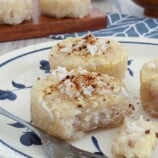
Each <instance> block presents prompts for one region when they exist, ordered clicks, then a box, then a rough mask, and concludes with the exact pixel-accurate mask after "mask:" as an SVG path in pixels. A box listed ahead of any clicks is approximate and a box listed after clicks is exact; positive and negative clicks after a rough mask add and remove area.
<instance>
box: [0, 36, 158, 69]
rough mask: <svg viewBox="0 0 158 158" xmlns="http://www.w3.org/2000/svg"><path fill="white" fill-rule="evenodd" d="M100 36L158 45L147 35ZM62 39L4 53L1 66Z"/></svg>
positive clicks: (0, 61)
mask: <svg viewBox="0 0 158 158" xmlns="http://www.w3.org/2000/svg"><path fill="white" fill-rule="evenodd" d="M98 37H99V38H109V39H114V40H117V41H119V42H121V43H131V44H132V43H133V44H149V45H158V39H155V38H145V37H112V36H104V37H100V36H98ZM60 41H62V40H52V41H49V42H43V43H39V44H33V45H30V46H26V47H22V48H19V49H15V50H12V51H9V52H8V53H5V54H3V55H0V67H2V66H3V65H2V64H1V63H3V61H4V60H6V59H8V58H15V57H16V56H18V55H22V54H24V53H25V52H27V51H30V50H32V51H35V50H36V51H37V50H38V49H41V48H47V47H50V49H51V47H52V46H53V45H54V44H55V43H57V42H60Z"/></svg>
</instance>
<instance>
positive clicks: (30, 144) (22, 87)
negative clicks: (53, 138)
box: [0, 40, 158, 158]
mask: <svg viewBox="0 0 158 158" xmlns="http://www.w3.org/2000/svg"><path fill="white" fill-rule="evenodd" d="M123 43H125V44H126V43H128V44H130V46H132V45H134V46H136V45H137V44H139V45H143V42H142V43H141V42H138V43H137V42H128V40H127V41H124V42H123ZM144 43H145V42H144ZM145 45H148V47H151V46H152V47H153V48H154V50H156V49H155V48H157V46H158V44H156V43H154V44H153V43H152V42H151V44H150V43H148V44H147V43H145ZM50 46H51V44H50V45H46V47H43V46H42V48H39V49H37V48H36V50H35V49H30V50H29V51H28V50H27V51H26V50H23V52H21V54H20V55H16V54H15V56H14V57H12V58H9V59H8V58H7V59H5V60H3V61H2V63H0V68H5V67H7V66H9V65H11V64H13V63H14V61H17V60H19V59H20V60H22V59H24V58H25V57H27V58H30V60H31V59H32V58H36V60H34V61H33V62H36V61H37V62H36V63H34V64H35V65H36V70H34V69H35V68H32V69H31V71H33V72H31V74H29V75H28V76H29V77H31V79H32V80H33V79H34V78H36V77H38V74H39V73H41V74H45V73H48V72H49V71H50V67H49V65H48V59H47V58H45V56H47V55H48V52H49V50H50V48H51V47H50ZM143 48H144V47H143ZM146 48H147V47H146ZM32 50H33V51H32ZM131 52H133V51H131ZM37 54H38V56H37ZM155 56H156V55H155ZM153 57H154V55H153ZM129 59H130V60H129V61H128V69H130V70H131V72H129V75H128V78H129V79H131V81H133V80H134V78H135V76H137V72H136V69H133V67H136V65H137V64H139V62H138V61H139V60H142V59H139V58H133V56H132V55H131V54H130V58H129ZM146 59H149V57H146ZM16 64H18V62H17V63H16ZM25 64H26V63H25ZM16 67H17V68H18V67H20V66H19V65H17V66H16ZM30 67H31V66H30ZM29 71H30V70H29ZM22 72H23V71H21V72H20V73H19V72H18V70H17V71H16V75H21V73H22ZM27 72H28V71H27ZM0 73H1V72H0ZM8 73H9V72H8ZM35 74H37V75H35ZM22 75H23V73H22ZM46 75H47V74H46ZM2 78H3V75H2ZM24 79H28V77H25V76H24V77H21V78H18V79H17V78H15V77H14V78H11V79H10V83H7V84H9V85H10V84H11V86H9V87H11V88H6V90H5V88H1V91H0V92H1V93H0V97H1V96H3V95H2V94H5V93H4V92H5V91H9V92H13V93H14V94H15V95H16V98H15V99H14V100H11V101H10V100H9V102H8V99H7V98H5V99H3V100H2V99H0V103H3V105H1V106H7V107H9V106H10V107H12V109H14V108H17V110H19V111H20V112H22V114H21V113H18V114H20V115H21V116H23V115H26V112H25V109H27V108H26V106H27V104H28V103H25V101H26V100H25V98H26V97H23V98H21V97H22V96H27V97H29V96H28V94H29V91H30V88H31V86H32V85H33V82H26V81H25V80H24ZM29 79H30V78H29ZM132 86H133V85H132ZM3 87H5V86H3ZM6 87H8V86H6ZM23 93H25V94H23ZM7 95H8V94H7ZM20 99H21V100H20ZM27 101H28V100H27ZM21 103H22V104H21ZM23 104H24V105H23ZM23 109H24V110H23ZM29 119H30V118H29ZM2 120H3V119H1V120H0V121H2ZM4 121H5V120H4ZM1 123H3V121H2V122H1ZM6 124H7V125H5V127H6V128H8V129H9V130H10V131H11V132H12V131H14V132H18V134H16V135H17V136H16V137H14V139H15V140H17V141H16V142H17V143H18V142H20V143H19V144H18V145H19V146H20V145H21V146H22V147H21V146H20V147H21V148H18V147H13V146H14V143H11V142H10V141H8V140H7V139H5V137H3V135H2V134H3V133H1V132H0V143H1V144H3V145H4V146H6V147H8V148H10V149H11V150H13V151H15V152H18V153H19V154H20V155H25V157H27V158H30V157H38V158H43V157H44V156H43V157H42V156H41V155H42V154H41V153H40V154H39V155H38V156H32V155H33V153H32V151H36V150H37V151H38V152H37V154H38V153H39V152H40V149H41V148H40V146H41V144H40V140H38V139H36V136H35V135H34V134H33V133H31V132H30V131H28V130H27V129H26V128H25V127H23V126H21V125H20V124H18V123H11V121H8V122H6ZM1 126H3V125H2V124H1ZM16 129H17V130H16ZM9 130H7V131H6V132H8V131H9ZM15 140H14V141H15ZM87 140H88V141H89V140H90V141H89V142H90V144H89V145H92V146H93V147H95V149H94V150H93V152H97V153H98V154H103V153H104V151H105V149H104V148H101V145H100V144H101V143H100V142H101V141H102V140H101V139H100V137H98V136H97V135H93V136H92V137H89V138H88V139H87ZM105 141H107V140H106V139H105ZM107 143H108V142H107ZM82 145H84V143H83V144H82ZM25 147H27V148H25ZM86 147H88V146H87V145H86ZM86 147H85V149H86ZM107 147H108V146H107ZM22 148H25V150H24V151H23V152H22V151H20V149H22ZM30 148H31V149H32V148H33V149H35V150H32V151H31V150H29V149H30ZM105 148H106V147H105ZM26 151H27V152H26ZM25 152H26V153H28V154H25Z"/></svg>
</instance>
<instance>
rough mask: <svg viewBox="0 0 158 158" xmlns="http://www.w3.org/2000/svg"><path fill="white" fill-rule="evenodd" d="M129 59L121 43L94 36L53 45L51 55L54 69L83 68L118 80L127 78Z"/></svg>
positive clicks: (70, 39) (51, 63) (50, 60)
mask: <svg viewBox="0 0 158 158" xmlns="http://www.w3.org/2000/svg"><path fill="white" fill-rule="evenodd" d="M127 58H128V55H127V51H126V49H125V48H124V46H123V45H122V44H121V43H119V42H117V41H115V40H111V39H106V38H97V37H95V36H94V35H92V34H89V35H86V36H84V37H77V38H67V39H65V40H62V41H60V42H58V43H57V44H55V45H53V47H52V50H51V52H50V54H49V62H50V66H51V68H52V69H56V68H57V67H58V66H61V67H66V68H67V69H68V70H71V69H75V68H78V67H82V68H83V69H86V70H88V71H96V72H101V73H107V74H109V75H111V76H115V77H118V78H123V77H124V76H125V73H126V69H127Z"/></svg>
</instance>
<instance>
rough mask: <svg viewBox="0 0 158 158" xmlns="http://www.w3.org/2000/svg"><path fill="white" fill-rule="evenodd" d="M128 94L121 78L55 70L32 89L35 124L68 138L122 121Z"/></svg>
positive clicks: (78, 136) (32, 113)
mask: <svg viewBox="0 0 158 158" xmlns="http://www.w3.org/2000/svg"><path fill="white" fill-rule="evenodd" d="M127 110H128V94H127V92H126V88H125V86H124V84H123V83H122V82H121V81H120V79H118V78H115V77H111V76H109V75H106V74H101V73H97V72H87V71H86V70H82V69H80V70H71V71H66V69H65V68H61V67H60V68H58V69H56V70H54V71H53V72H52V73H51V75H50V76H48V77H47V78H46V79H44V80H39V81H38V82H37V83H36V84H35V85H34V86H33V88H32V91H31V117H32V123H33V124H34V125H35V126H37V127H39V128H41V129H43V130H45V131H47V132H48V133H50V134H52V135H55V136H58V137H61V138H64V139H76V138H80V137H81V136H82V135H83V134H84V133H86V132H89V131H92V130H95V129H97V128H100V127H116V126H119V125H120V124H122V122H123V120H124V117H125V114H126V112H127Z"/></svg>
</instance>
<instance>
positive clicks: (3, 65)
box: [0, 37, 158, 158]
mask: <svg viewBox="0 0 158 158" xmlns="http://www.w3.org/2000/svg"><path fill="white" fill-rule="evenodd" d="M115 39H116V40H118V41H120V42H122V43H123V44H124V46H125V47H126V49H127V50H128V52H129V60H128V69H127V74H126V78H125V82H126V84H127V87H128V88H129V90H130V91H132V93H133V94H134V95H136V96H137V97H138V98H139V71H140V67H141V66H142V64H143V63H144V62H146V61H149V60H150V59H152V58H155V57H158V41H157V40H154V39H144V38H123V37H122V38H121V37H118V38H115ZM54 43H55V42H54V41H52V42H49V43H43V44H38V45H33V46H30V47H26V48H23V49H19V50H16V51H14V52H11V53H8V54H6V55H4V56H1V57H0V106H1V107H3V108H5V109H6V110H8V111H10V112H12V113H14V114H15V115H18V116H20V117H21V118H23V119H24V120H26V121H31V118H30V89H31V87H32V85H33V84H34V83H35V81H36V80H37V78H38V77H40V78H42V77H45V76H46V75H47V74H48V73H49V69H50V68H49V64H48V53H49V51H50V49H51V47H52V45H53V44H54ZM116 130H117V129H109V130H101V131H95V132H92V133H90V134H88V135H87V136H85V137H84V138H82V139H81V140H78V141H75V142H72V144H74V145H76V146H78V147H80V148H82V149H85V150H88V151H91V152H100V153H106V155H109V157H111V152H110V150H111V145H112V143H113V136H114V134H115V132H116ZM156 155H158V148H157V149H156V150H155V151H154V154H153V158H156V157H157V156H156ZM0 157H2V158H3V157H5V158H14V157H15V158H17V157H26V158H31V157H33V158H46V155H45V153H44V152H43V150H42V145H41V142H40V139H39V138H38V137H36V136H35V135H34V134H33V133H32V132H31V131H28V130H27V129H26V128H25V127H23V126H21V125H20V124H19V123H17V122H14V121H12V120H10V119H8V118H6V117H3V116H0Z"/></svg>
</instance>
